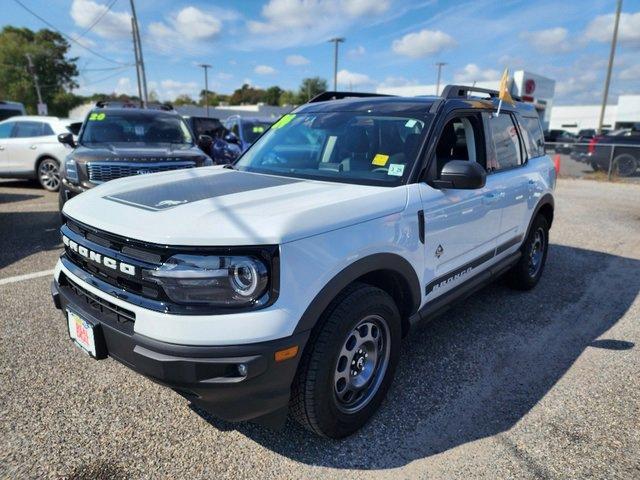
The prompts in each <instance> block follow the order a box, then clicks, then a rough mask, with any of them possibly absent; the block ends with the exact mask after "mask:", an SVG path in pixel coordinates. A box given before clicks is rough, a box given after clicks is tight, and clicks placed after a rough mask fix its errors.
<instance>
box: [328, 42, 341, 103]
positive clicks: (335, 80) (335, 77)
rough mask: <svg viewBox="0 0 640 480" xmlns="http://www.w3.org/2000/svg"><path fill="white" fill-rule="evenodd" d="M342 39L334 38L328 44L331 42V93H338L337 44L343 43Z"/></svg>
mask: <svg viewBox="0 0 640 480" xmlns="http://www.w3.org/2000/svg"><path fill="white" fill-rule="evenodd" d="M344 40H345V39H344V38H343V37H334V38H332V39H331V40H329V42H333V44H334V50H333V91H334V92H337V91H338V44H339V43H343V42H344Z"/></svg>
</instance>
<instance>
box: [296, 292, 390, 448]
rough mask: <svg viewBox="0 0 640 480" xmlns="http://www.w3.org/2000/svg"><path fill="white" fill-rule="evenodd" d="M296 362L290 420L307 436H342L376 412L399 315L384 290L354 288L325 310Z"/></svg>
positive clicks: (387, 375) (384, 389)
mask: <svg viewBox="0 0 640 480" xmlns="http://www.w3.org/2000/svg"><path fill="white" fill-rule="evenodd" d="M320 322H321V323H320V324H319V328H318V330H317V331H316V332H314V336H313V337H312V339H311V341H310V344H309V346H308V347H307V348H306V350H305V353H304V355H303V357H302V359H301V361H300V366H299V367H298V373H297V375H296V379H295V380H294V383H293V387H292V396H291V414H292V416H293V418H294V419H295V420H296V421H298V422H299V423H301V424H302V425H303V426H304V427H306V428H308V429H309V430H311V431H312V432H314V433H316V434H318V435H321V436H324V437H329V438H342V437H346V436H348V435H350V434H352V433H354V432H355V431H356V430H358V429H359V428H361V427H362V426H363V425H364V424H365V423H366V422H367V421H368V420H369V419H370V418H371V417H372V416H373V414H374V413H375V412H376V411H377V410H378V407H379V406H380V404H381V403H382V401H383V399H384V397H385V395H386V392H387V390H388V388H389V386H390V384H391V382H392V380H393V376H394V372H395V369H396V365H397V363H398V359H399V356H400V338H401V322H400V313H399V311H398V308H397V306H396V304H395V302H394V301H393V299H392V298H391V297H390V296H389V295H388V294H387V293H386V292H385V291H383V290H381V289H379V288H376V287H372V286H370V285H366V284H360V283H357V284H353V285H352V286H350V287H348V288H347V289H346V290H345V291H344V292H342V293H341V294H340V295H339V296H338V297H337V298H336V299H335V300H334V301H333V302H332V303H331V305H330V306H329V307H328V308H327V310H326V311H325V313H324V314H323V317H322V318H321V320H320Z"/></svg>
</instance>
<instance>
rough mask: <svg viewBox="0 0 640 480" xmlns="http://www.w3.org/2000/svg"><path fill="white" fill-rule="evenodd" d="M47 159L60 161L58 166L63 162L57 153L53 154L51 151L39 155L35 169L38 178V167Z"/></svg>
mask: <svg viewBox="0 0 640 480" xmlns="http://www.w3.org/2000/svg"><path fill="white" fill-rule="evenodd" d="M47 159H51V160H55V161H56V162H58V168H61V167H62V162H61V161H60V160H59V159H58V158H57V157H56V156H55V155H51V154H50V153H42V154H40V155H39V156H38V158H36V164H35V166H34V169H33V171H34V173H35V176H36V178H38V168H40V164H41V163H42V162H43V161H44V160H47Z"/></svg>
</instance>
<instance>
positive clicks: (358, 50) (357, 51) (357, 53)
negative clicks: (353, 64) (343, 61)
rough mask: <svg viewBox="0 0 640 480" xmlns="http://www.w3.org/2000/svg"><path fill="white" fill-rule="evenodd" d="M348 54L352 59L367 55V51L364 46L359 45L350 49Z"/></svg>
mask: <svg viewBox="0 0 640 480" xmlns="http://www.w3.org/2000/svg"><path fill="white" fill-rule="evenodd" d="M347 53H348V55H349V56H351V57H361V56H363V55H364V54H365V53H367V50H366V49H365V48H364V47H363V46H362V45H358V46H357V47H355V48H352V49H350V50H349V51H348V52H347Z"/></svg>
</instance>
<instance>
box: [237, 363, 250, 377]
mask: <svg viewBox="0 0 640 480" xmlns="http://www.w3.org/2000/svg"><path fill="white" fill-rule="evenodd" d="M248 371H249V369H248V368H247V366H246V365H245V364H244V363H241V364H239V365H238V373H239V374H240V376H241V377H246V376H247V372H248Z"/></svg>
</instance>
